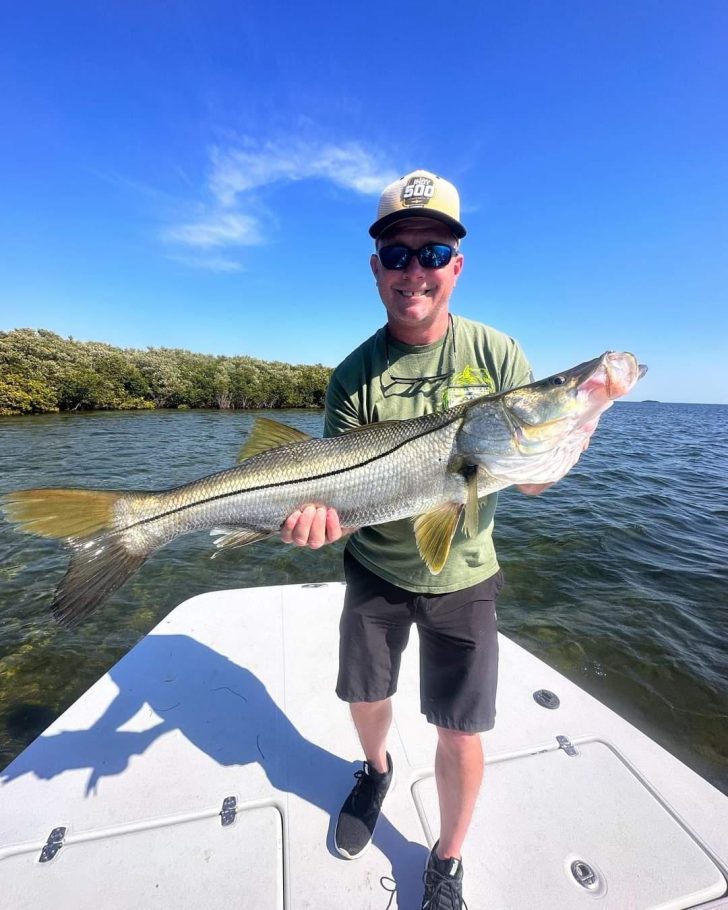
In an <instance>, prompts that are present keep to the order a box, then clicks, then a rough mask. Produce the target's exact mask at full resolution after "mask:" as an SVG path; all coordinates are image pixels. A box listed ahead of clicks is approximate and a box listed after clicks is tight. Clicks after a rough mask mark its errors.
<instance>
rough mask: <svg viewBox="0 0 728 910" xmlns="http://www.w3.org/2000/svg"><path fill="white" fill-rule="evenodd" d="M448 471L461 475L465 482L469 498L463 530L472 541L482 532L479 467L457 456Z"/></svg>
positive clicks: (466, 503)
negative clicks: (479, 515) (479, 513)
mask: <svg viewBox="0 0 728 910" xmlns="http://www.w3.org/2000/svg"><path fill="white" fill-rule="evenodd" d="M448 470H450V471H452V473H453V474H460V476H461V477H462V478H463V480H464V481H465V490H466V494H467V498H466V500H465V515H464V518H463V530H464V531H465V533H466V534H467V536H468V537H470V538H471V539H472V538H473V537H477V535H478V531H479V530H480V521H479V518H478V511H479V509H480V502H479V501H478V466H477V465H475V464H472V462H470V461H467V460H466V459H465V458H463V457H462V456H461V455H456V456H455V457H454V458H452V459H451V460H450V463H449V464H448Z"/></svg>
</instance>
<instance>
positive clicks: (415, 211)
mask: <svg viewBox="0 0 728 910" xmlns="http://www.w3.org/2000/svg"><path fill="white" fill-rule="evenodd" d="M408 218H431V219H432V220H433V221H440V222H442V224H446V225H447V226H448V227H449V228H450V230H451V231H452V232H453V234H454V235H455V236H456V237H457V238H458V239H459V240H460V239H462V238H463V237H464V236H465V235H466V234H467V231H466V230H465V228H464V227H463V226H462V224H460V222H459V221H456V220H455V218H451V217H450V216H449V215H445V214H444V213H443V212H434V211H428V210H427V209H426V208H412V209H405V210H404V211H401V212H390V213H389V215H385V216H384V218H380V219H379V220H378V221H375V222H374V224H373V225H372V226H371V227H370V228H369V236H370V237H374V239H375V240H376V238H377V237H379V236H380V235H381V234H382V233H383V232H384V231H386V230H387V228H390V227H392V225H393V224H397V222H399V221H406V220H407V219H408Z"/></svg>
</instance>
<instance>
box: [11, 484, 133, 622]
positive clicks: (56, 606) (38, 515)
mask: <svg viewBox="0 0 728 910" xmlns="http://www.w3.org/2000/svg"><path fill="white" fill-rule="evenodd" d="M138 497H139V494H135V493H124V492H118V491H112V490H22V491H20V492H17V493H10V494H8V495H7V496H5V497H4V498H3V507H4V510H5V512H6V514H7V517H8V519H9V520H10V521H11V522H14V523H16V524H18V525H19V526H20V528H21V529H22V530H24V531H27V532H28V533H31V534H39V535H40V536H42V537H52V538H63V539H65V541H66V543H67V545H68V546H69V547H70V549H71V551H72V552H71V561H70V564H69V566H68V570H67V572H66V574H65V576H64V578H63V580H62V581H61V583H60V585H59V586H58V590H57V591H56V593H55V596H54V599H53V603H52V605H51V610H52V612H53V616H54V617H55V619H56V620H57V621H58V622H59V623H60V624H61V625H62V626H66V627H67V628H71V627H73V626H75V625H76V624H77V623H78V622H80V620H82V619H84V618H85V617H86V616H88V615H89V614H90V613H91V612H92V611H93V610H95V609H96V607H98V606H99V605H100V604H101V602H102V601H103V600H105V599H106V598H107V597H108V596H109V595H110V594H111V593H113V592H114V591H116V589H117V588H119V587H120V586H121V585H122V584H123V583H124V582H125V581H126V579H127V578H129V576H130V575H132V574H133V573H134V572H135V571H136V570H137V569H138V568H139V567H140V566H141V564H142V563H143V562H144V560H145V559H146V558H147V556H149V554H150V552H151V550H150V549H149V548H145V547H143V546H140V545H139V544H138V543H137V544H136V545H135V546H130V541H129V540H128V539H126V538H125V536H124V534H123V531H124V521H123V520H121V519H120V518H119V515H120V514H121V513H124V512H129V510H130V507H131V506H130V504H131V503H132V502H133V499H138ZM145 498H146V497H145ZM120 525H121V526H120Z"/></svg>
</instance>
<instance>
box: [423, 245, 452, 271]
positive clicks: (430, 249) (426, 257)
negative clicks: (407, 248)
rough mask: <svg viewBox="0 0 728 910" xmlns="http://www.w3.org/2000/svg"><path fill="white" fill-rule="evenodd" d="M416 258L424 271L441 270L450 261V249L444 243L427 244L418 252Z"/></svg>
mask: <svg viewBox="0 0 728 910" xmlns="http://www.w3.org/2000/svg"><path fill="white" fill-rule="evenodd" d="M417 258H418V259H419V260H420V265H421V266H422V267H423V268H425V269H443V268H445V266H446V265H447V264H448V262H450V260H451V259H452V247H450V246H448V245H447V244H446V243H428V244H427V246H423V247H422V249H421V250H420V251H419V253H418V257H417Z"/></svg>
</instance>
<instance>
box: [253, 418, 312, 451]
mask: <svg viewBox="0 0 728 910" xmlns="http://www.w3.org/2000/svg"><path fill="white" fill-rule="evenodd" d="M309 439H311V436H309V434H308V433H304V432H303V430H297V429H295V428H294V427H289V426H288V424H285V423H279V421H277V420H271V419H270V418H269V417H258V418H257V420H256V421H255V423H254V424H253V429H252V430H251V431H250V436H249V437H248V439H247V440H246V442H245V444H244V445H243V447H242V449H241V450H240V452H239V454H238V459H237V460H238V461H245V459H246V458H252V457H253V455H259V454H260V453H261V452H267V451H268V450H269V449H278V448H280V447H281V446H287V445H290V444H291V443H292V442H306V441H307V440H309Z"/></svg>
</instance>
